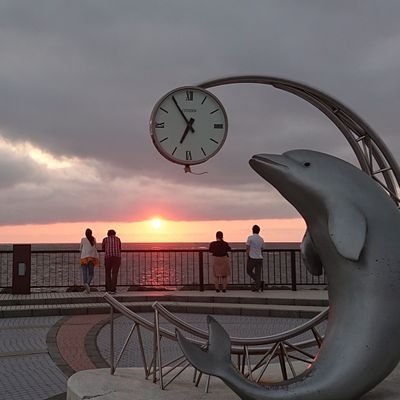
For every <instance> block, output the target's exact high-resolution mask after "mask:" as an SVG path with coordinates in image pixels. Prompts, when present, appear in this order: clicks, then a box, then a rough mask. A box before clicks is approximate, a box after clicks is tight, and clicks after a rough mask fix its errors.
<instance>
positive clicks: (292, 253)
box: [290, 250, 297, 292]
mask: <svg viewBox="0 0 400 400" xmlns="http://www.w3.org/2000/svg"><path fill="white" fill-rule="evenodd" d="M290 271H291V275H292V290H293V291H294V292H295V291H296V290H297V278H296V253H295V251H294V250H290Z"/></svg>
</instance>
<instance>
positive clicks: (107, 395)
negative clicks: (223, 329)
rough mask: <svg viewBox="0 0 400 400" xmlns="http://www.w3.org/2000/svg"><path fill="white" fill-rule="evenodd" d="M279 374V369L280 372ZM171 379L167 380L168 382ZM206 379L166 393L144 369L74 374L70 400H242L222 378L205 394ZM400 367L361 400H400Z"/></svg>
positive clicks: (188, 377)
mask: <svg viewBox="0 0 400 400" xmlns="http://www.w3.org/2000/svg"><path fill="white" fill-rule="evenodd" d="M276 373H278V370H277V372H276ZM168 379H169V376H168V375H167V377H166V378H165V382H168ZM204 389H205V379H204V377H203V379H202V381H201V383H200V385H199V387H195V386H194V384H193V369H188V370H186V371H184V372H183V373H182V374H181V375H180V376H179V377H178V378H177V379H176V380H175V381H174V382H172V383H171V384H169V385H168V386H167V388H166V390H161V389H160V386H159V385H158V384H154V383H152V380H151V379H148V380H146V379H144V373H143V369H142V368H118V369H117V371H116V373H115V375H111V374H110V369H109V368H107V369H105V368H104V369H91V370H86V371H80V372H77V373H76V374H74V375H72V376H71V377H70V378H69V379H68V383H67V400H83V399H89V398H96V400H132V399H133V398H134V399H135V400H187V399H191V400H205V399H206V400H239V397H238V396H237V395H236V394H235V393H233V392H232V391H231V390H230V389H229V388H228V387H227V386H226V385H225V384H224V383H223V382H222V381H221V380H220V379H218V378H215V377H212V378H211V384H210V389H209V393H205V392H204ZM399 393H400V365H398V366H397V367H396V368H395V370H394V371H393V372H392V374H391V375H389V376H388V377H387V378H386V379H385V380H384V381H383V382H382V383H381V384H380V385H378V386H377V387H376V388H374V389H373V390H371V391H370V392H369V393H367V394H366V395H365V396H363V397H362V400H399V398H400V395H399Z"/></svg>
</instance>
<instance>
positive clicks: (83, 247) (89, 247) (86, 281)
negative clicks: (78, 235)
mask: <svg viewBox="0 0 400 400" xmlns="http://www.w3.org/2000/svg"><path fill="white" fill-rule="evenodd" d="M80 251H81V269H82V277H83V285H84V286H85V290H86V293H90V282H92V279H93V275H94V267H95V266H98V265H99V254H98V253H97V248H96V239H95V237H94V236H93V235H92V230H91V229H89V228H88V229H86V231H85V237H84V238H82V239H81V244H80Z"/></svg>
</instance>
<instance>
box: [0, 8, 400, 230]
mask: <svg viewBox="0 0 400 400" xmlns="http://www.w3.org/2000/svg"><path fill="white" fill-rule="evenodd" d="M399 15H400V4H399V3H398V2H397V1H385V2H384V5H383V4H380V3H378V2H373V1H365V2H362V3H360V2H358V1H355V0H354V1H346V2H344V1H338V2H334V3H332V2H327V1H323V2H318V3H316V2H311V1H303V2H296V1H287V2H282V1H278V0H275V1H270V2H267V3H265V2H264V1H261V0H260V1H253V2H252V3H251V6H249V5H248V4H247V3H245V2H240V1H233V2H228V1H224V0H223V1H220V2H215V1H211V0H206V1H202V2H194V1H189V2H188V1H183V0H173V1H168V2H163V1H161V0H158V1H156V0H147V1H146V2H131V1H122V0H121V1H119V0H117V1H114V2H112V3H111V2H109V1H105V0H103V1H101V0H99V1H96V2H58V1H53V0H47V1H45V0H38V1H35V2H32V1H29V0H26V1H22V0H17V1H15V0H9V1H3V2H2V3H1V4H0V38H1V39H0V52H1V53H0V54H1V55H2V57H1V61H0V66H1V68H0V133H1V136H2V137H3V138H7V139H8V140H10V141H12V142H13V143H14V142H15V143H17V142H20V141H28V142H30V143H31V144H32V145H33V146H36V147H38V148H40V149H43V150H44V151H47V152H49V153H50V154H52V155H53V156H54V157H55V158H56V159H58V160H61V159H62V157H68V158H69V159H76V160H79V162H77V164H76V166H75V167H73V168H75V172H74V174H73V173H72V172H71V171H70V170H68V169H67V170H68V172H66V171H67V170H58V172H57V171H55V170H54V169H48V168H46V167H44V166H43V165H41V166H40V165H38V164H37V163H35V162H34V161H32V160H30V159H27V158H26V155H25V156H24V155H22V154H20V155H15V154H14V155H10V154H8V155H6V156H4V157H2V158H1V160H0V169H1V170H0V187H2V188H7V191H6V192H4V193H1V194H0V204H1V205H2V207H3V206H4V207H6V210H7V212H5V213H4V216H3V217H2V219H1V220H0V223H3V224H4V223H10V224H12V223H28V222H52V221H79V220H82V219H85V220H99V219H103V220H111V219H120V220H123V219H126V218H128V219H129V218H130V219H132V220H135V218H142V217H143V215H144V214H146V213H149V214H150V213H151V210H152V209H156V208H157V209H163V210H164V211H165V215H168V216H170V217H171V218H177V219H179V218H181V219H189V218H195V219H210V218H211V219H212V218H217V219H221V218H222V219H240V218H243V219H244V218H261V217H263V218H264V217H265V218H266V217H284V216H293V215H296V214H295V211H293V210H292V208H291V206H290V205H286V204H285V203H284V202H283V201H281V200H280V197H279V195H277V194H276V193H275V191H274V190H273V189H272V188H270V187H269V186H268V185H266V184H264V182H262V181H261V180H260V178H259V177H258V176H257V175H256V174H255V173H254V172H253V171H252V170H251V169H250V168H249V166H248V160H249V158H250V157H251V156H252V155H253V154H255V153H260V152H273V153H281V152H284V151H286V150H289V149H293V148H312V149H316V150H320V151H326V152H329V153H332V154H335V155H337V156H340V157H343V158H345V159H347V160H349V161H351V162H355V157H354V155H353V154H352V151H351V150H350V147H349V145H348V144H347V142H346V140H345V139H344V137H343V135H341V133H340V132H338V130H337V129H336V127H334V126H333V125H332V123H331V122H330V121H329V120H328V119H327V118H326V117H325V116H323V115H322V114H321V113H320V112H319V111H318V110H316V109H315V108H313V107H312V106H310V105H309V104H308V103H306V102H305V101H304V100H301V99H299V98H297V97H295V96H293V95H291V94H288V93H284V92H282V91H280V90H277V89H274V88H272V87H265V86H261V85H232V86H229V87H219V88H215V89H212V90H213V92H214V93H215V94H217V95H218V96H219V97H220V99H221V100H222V102H223V103H224V105H225V107H226V109H227V112H228V116H229V123H230V130H229V136H228V139H227V141H226V144H225V146H224V148H223V149H222V150H221V152H220V153H219V154H218V155H217V156H216V157H214V158H213V159H212V160H210V161H209V162H207V163H206V164H203V165H199V166H197V167H194V168H193V170H194V171H198V172H203V171H207V172H208V174H206V175H202V176H193V175H189V174H184V172H183V167H179V166H177V165H173V164H171V163H169V162H168V161H167V160H164V159H163V158H162V157H161V156H160V155H159V153H158V152H157V151H156V150H155V148H154V147H153V145H152V143H151V141H150V135H149V133H148V130H149V128H148V119H149V115H150V112H151V110H152V107H153V105H154V104H155V103H156V101H157V100H158V99H159V98H160V97H161V96H162V95H164V94H165V93H166V92H167V91H169V90H171V89H173V88H174V87H177V86H182V85H186V84H196V83H200V82H203V81H205V80H209V79H213V78H216V77H220V76H226V75H243V74H262V75H270V76H280V77H284V78H287V79H292V80H298V81H301V82H304V83H307V84H309V85H310V86H314V87H317V88H319V89H321V90H322V91H325V92H327V93H329V94H331V95H332V96H334V97H337V98H338V99H339V100H340V101H342V102H343V103H344V104H346V105H347V106H349V107H350V108H352V109H353V110H354V111H355V112H357V113H359V115H360V116H361V117H362V118H364V119H365V120H366V121H367V122H368V123H369V124H370V125H371V126H372V127H373V128H374V129H375V130H376V131H377V132H378V133H379V135H380V136H381V137H382V139H383V140H384V141H385V142H386V144H387V145H388V147H389V148H390V150H391V151H392V153H393V154H394V156H395V157H397V155H398V154H399V152H400V142H399V140H398V128H397V126H398V122H397V113H398V109H399V107H400V95H399V93H400V90H399V89H400V87H399V86H400V83H399V80H398V71H399V68H400V56H399V54H400V44H399V43H400V40H399V39H400V28H399V24H398V18H399ZM91 168H92V169H93V170H91ZM88 170H90V171H91V173H93V174H94V175H93V176H91V179H88V180H85V179H83V177H85V174H86V173H87V171H88ZM62 171H64V172H62ZM154 185H156V187H154ZM174 185H175V186H174ZM176 185H178V186H176ZM110 187H111V188H112V191H110ZM174 187H175V189H174ZM176 188H179V191H180V193H181V194H180V196H179V199H178V200H177V199H176V196H175V193H176V190H177V189H176ZM171 191H172V194H171ZM88 192H89V193H88ZM193 193H196V194H198V193H204V194H205V195H204V196H198V195H197V196H196V195H194V194H193ZM221 199H223V201H220V200H221ZM4 207H3V208H4Z"/></svg>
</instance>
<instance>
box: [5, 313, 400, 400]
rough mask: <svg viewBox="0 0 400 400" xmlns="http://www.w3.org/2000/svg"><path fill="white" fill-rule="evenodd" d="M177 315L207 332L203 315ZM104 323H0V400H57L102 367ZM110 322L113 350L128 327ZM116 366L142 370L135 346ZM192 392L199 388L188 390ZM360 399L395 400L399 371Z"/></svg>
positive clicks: (259, 327) (257, 321)
mask: <svg viewBox="0 0 400 400" xmlns="http://www.w3.org/2000/svg"><path fill="white" fill-rule="evenodd" d="M142 315H143V316H145V317H147V318H148V319H149V320H152V318H153V314H152V313H147V314H146V313H143V314H142ZM178 315H179V316H180V317H181V318H183V319H185V320H186V321H188V322H190V323H191V324H193V325H195V326H198V327H199V328H202V329H206V317H205V315H204V314H178ZM108 318H109V315H108V314H89V315H73V316H66V317H58V316H48V317H44V316H43V317H26V318H4V319H0V369H1V374H0V388H1V390H0V400H25V399H26V400H45V399H51V400H62V399H65V392H66V388H67V379H68V377H69V376H71V375H73V374H74V373H75V372H76V371H83V370H88V369H94V368H106V367H107V366H108V364H107V362H106V361H105V360H108V357H109V353H110V337H109V332H110V329H109V325H108V324H107V322H108ZM216 319H218V320H219V321H220V322H221V323H222V324H223V325H224V326H225V327H226V329H227V330H228V332H229V333H230V334H231V335H235V336H242V337H249V336H253V337H254V336H264V335H268V334H272V333H277V332H282V331H283V330H286V329H289V328H291V327H294V326H297V325H299V324H301V323H302V322H304V321H305V320H304V319H295V318H264V317H258V316H248V317H246V316H236V315H216ZM161 322H162V325H163V326H164V327H166V328H167V329H172V326H171V325H170V324H168V323H166V322H164V321H161ZM115 323H116V329H115V344H116V348H117V349H118V348H121V346H122V344H123V342H124V340H125V338H126V336H127V334H128V332H129V329H130V328H131V324H130V322H129V321H128V320H127V319H126V318H125V317H122V316H119V317H117V318H116V321H115ZM151 346H152V337H151V336H150V335H145V347H146V348H147V349H148V350H149V349H150V348H151ZM178 351H179V350H178V349H177V347H176V343H172V342H170V343H169V344H168V343H167V342H166V343H165V347H163V352H164V356H165V357H166V358H169V357H173V356H174V355H175V354H176V353H177V352H178ZM120 366H121V367H128V366H129V367H135V366H141V361H140V355H139V352H138V351H137V349H136V347H135V345H134V341H133V342H132V343H130V344H129V347H128V351H127V352H126V353H125V355H124V357H123V358H122V359H121V362H120ZM371 367H373V366H371ZM178 379H179V378H178ZM154 390H155V391H156V392H157V391H158V390H159V387H158V385H154ZM193 390H203V389H202V388H201V389H200V388H199V389H195V388H194V387H193ZM157 393H158V392H157ZM365 399H366V400H367V399H368V400H373V399H400V368H397V369H396V370H395V371H394V373H393V374H392V375H391V376H390V377H388V378H387V379H386V381H385V383H384V384H383V385H380V386H379V387H378V388H377V389H375V390H374V391H372V392H371V393H369V394H368V395H367V396H366V397H365ZM210 400H211V397H210Z"/></svg>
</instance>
